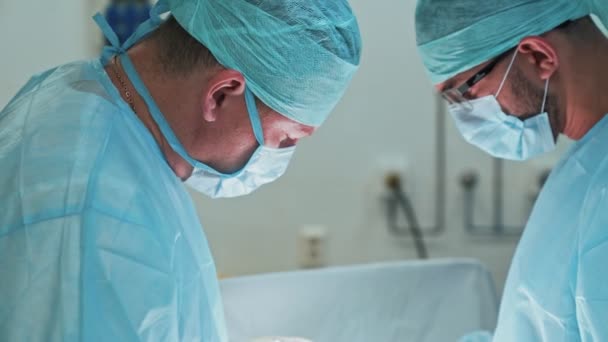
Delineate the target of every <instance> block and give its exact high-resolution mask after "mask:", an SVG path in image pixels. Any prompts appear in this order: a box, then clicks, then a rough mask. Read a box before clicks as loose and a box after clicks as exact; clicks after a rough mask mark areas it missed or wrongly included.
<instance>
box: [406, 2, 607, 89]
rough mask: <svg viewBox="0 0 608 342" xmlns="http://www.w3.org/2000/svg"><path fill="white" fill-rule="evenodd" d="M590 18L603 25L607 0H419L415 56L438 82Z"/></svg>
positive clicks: (434, 80)
mask: <svg viewBox="0 0 608 342" xmlns="http://www.w3.org/2000/svg"><path fill="white" fill-rule="evenodd" d="M589 14H595V15H597V16H598V17H599V18H600V21H601V22H602V23H603V24H604V25H606V23H608V1H607V0H492V1H490V0H418V4H417V7H416V40H417V45H418V52H419V53H420V55H421V57H422V61H423V63H424V66H425V67H426V69H427V72H428V74H429V75H430V77H431V81H432V82H433V84H439V83H442V82H445V81H446V80H448V79H450V78H452V77H454V76H456V75H458V74H459V73H461V72H464V71H467V70H469V69H472V68H474V67H475V66H477V65H479V64H482V63H484V62H486V61H488V60H490V59H492V58H494V57H496V56H498V55H500V54H501V53H503V52H505V51H507V50H509V49H511V48H513V47H515V46H516V45H517V44H519V42H520V41H521V40H522V39H523V38H525V37H527V36H533V35H540V34H543V33H546V32H548V31H551V30H552V29H554V28H556V27H557V26H559V25H561V24H562V23H564V22H566V21H568V20H575V19H579V18H582V17H584V16H587V15H589Z"/></svg>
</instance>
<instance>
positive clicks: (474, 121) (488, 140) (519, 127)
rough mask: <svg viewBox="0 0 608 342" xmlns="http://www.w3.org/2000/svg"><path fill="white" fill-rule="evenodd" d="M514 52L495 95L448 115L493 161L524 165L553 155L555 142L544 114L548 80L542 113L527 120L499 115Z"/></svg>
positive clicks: (453, 110) (459, 108) (503, 114)
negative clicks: (497, 159) (549, 154)
mask: <svg viewBox="0 0 608 342" xmlns="http://www.w3.org/2000/svg"><path fill="white" fill-rule="evenodd" d="M516 56H517V51H516V52H515V54H514V55H513V59H512V60H511V63H510V64H509V68H508V69H507V72H506V74H505V77H504V78H503V80H502V83H501V84H500V87H499V89H498V92H497V93H496V95H489V96H485V97H482V98H479V99H475V100H471V101H469V105H470V107H469V108H466V107H464V106H459V105H450V106H449V111H450V114H451V115H452V117H453V118H454V120H455V121H456V126H457V127H458V130H459V131H460V133H461V134H462V136H463V137H464V138H465V140H466V141H468V142H469V143H471V144H472V145H475V146H477V147H479V148H480V149H482V150H483V151H485V152H487V153H488V154H490V155H492V156H493V157H496V158H501V159H508V160H517V161H523V160H528V159H531V158H533V157H536V156H539V155H541V154H544V153H547V152H550V151H552V150H553V149H554V148H555V138H554V136H553V131H552V129H551V124H550V123H549V115H548V113H547V112H545V105H546V102H547V94H548V90H549V80H548V79H547V82H546V84H545V95H544V98H543V103H542V107H541V111H540V113H539V114H536V115H534V116H532V117H530V118H528V119H526V120H520V119H518V118H517V117H515V116H512V115H508V114H506V113H504V112H503V111H502V108H501V107H500V104H499V102H498V100H497V97H498V95H499V94H500V92H501V90H502V88H503V86H504V84H505V81H506V80H507V76H508V75H509V72H510V71H511V68H512V67H513V63H514V62H515V57H516Z"/></svg>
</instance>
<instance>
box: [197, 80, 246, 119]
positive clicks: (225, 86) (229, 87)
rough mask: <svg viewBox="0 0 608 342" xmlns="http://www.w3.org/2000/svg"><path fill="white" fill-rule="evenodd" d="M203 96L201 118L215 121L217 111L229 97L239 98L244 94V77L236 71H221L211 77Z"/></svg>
mask: <svg viewBox="0 0 608 342" xmlns="http://www.w3.org/2000/svg"><path fill="white" fill-rule="evenodd" d="M205 89H206V90H205V94H204V95H203V118H204V119H205V120H206V121H208V122H213V121H215V120H217V117H218V115H219V113H220V111H219V109H221V108H222V106H223V105H224V101H225V100H226V98H227V97H229V96H240V95H242V94H243V93H244V92H245V77H243V74H241V73H240V72H238V71H236V70H231V69H223V70H220V71H218V72H217V73H216V74H215V75H213V76H212V77H211V79H210V80H209V82H208V86H207V87H206V88H205Z"/></svg>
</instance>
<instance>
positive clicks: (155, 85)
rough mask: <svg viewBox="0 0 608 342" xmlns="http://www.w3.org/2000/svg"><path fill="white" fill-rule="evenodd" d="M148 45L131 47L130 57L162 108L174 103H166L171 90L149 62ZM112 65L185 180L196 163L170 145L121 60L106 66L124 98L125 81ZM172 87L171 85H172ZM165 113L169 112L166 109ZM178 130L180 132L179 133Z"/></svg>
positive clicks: (149, 129)
mask: <svg viewBox="0 0 608 342" xmlns="http://www.w3.org/2000/svg"><path fill="white" fill-rule="evenodd" d="M145 48H146V47H145V45H143V44H142V46H140V45H138V46H135V47H134V48H133V49H132V50H130V51H129V57H130V59H131V60H132V62H133V65H134V67H135V69H136V70H137V72H138V74H139V76H140V78H141V80H142V82H143V83H144V84H145V85H146V87H147V88H148V91H149V92H150V95H152V97H153V98H154V100H155V102H156V103H157V105H158V106H159V107H161V108H163V107H164V108H170V107H171V105H170V104H168V103H166V101H167V98H171V94H166V93H164V92H163V91H162V89H160V88H163V86H165V85H166V84H164V83H163V82H162V80H159V79H158V78H159V74H160V73H159V72H158V70H154V69H153V68H152V67H151V66H150V63H149V62H147V60H149V56H146V51H145ZM111 68H115V71H116V72H118V73H119V75H121V77H122V79H123V81H124V82H125V83H126V86H127V89H128V90H129V91H130V92H131V94H132V95H131V96H132V100H133V107H134V111H135V114H136V115H137V117H138V118H139V119H140V121H141V122H142V123H143V124H144V126H145V127H146V128H147V129H148V131H149V132H150V134H151V135H152V137H153V138H154V140H155V141H156V143H157V144H158V146H159V148H160V150H161V152H162V153H163V155H164V156H165V159H166V160H167V163H168V164H169V166H170V167H171V169H172V170H173V172H174V173H175V175H176V176H177V177H178V178H180V179H182V180H186V179H188V178H189V177H190V175H191V174H192V171H193V167H192V166H191V165H190V164H189V163H188V162H187V161H185V160H184V159H183V158H182V157H180V156H179V154H177V153H176V152H175V151H174V150H173V149H172V148H171V146H170V145H169V143H168V142H167V140H166V139H165V137H164V135H163V134H162V132H161V130H160V128H159V127H158V125H157V123H156V121H154V119H153V118H152V115H151V114H150V111H149V109H148V106H147V104H146V103H145V101H144V100H143V98H142V97H141V96H140V95H139V94H138V92H137V91H136V90H135V88H134V87H133V83H131V81H130V80H129V78H128V77H127V75H126V72H125V71H124V69H123V68H122V65H120V63H117V64H114V65H112V63H110V64H108V66H106V72H107V74H108V75H109V76H110V79H111V80H112V82H113V83H114V85H115V86H116V88H117V89H118V90H119V92H120V93H121V96H122V97H123V99H124V100H125V101H127V100H128V99H127V98H126V94H125V92H124V91H123V90H122V89H123V88H122V85H121V83H120V81H119V80H118V79H117V77H116V76H115V73H114V72H113V71H112V70H110V69H111ZM169 88H170V87H169ZM160 94H165V95H167V96H160ZM163 114H165V115H166V113H164V112H163ZM176 134H177V133H176Z"/></svg>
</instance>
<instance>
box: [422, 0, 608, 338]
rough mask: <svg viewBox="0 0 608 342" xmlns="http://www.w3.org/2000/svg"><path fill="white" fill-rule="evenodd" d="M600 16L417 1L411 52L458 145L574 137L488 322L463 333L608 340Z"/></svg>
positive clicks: (577, 1) (604, 6)
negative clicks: (488, 326) (487, 328)
mask: <svg viewBox="0 0 608 342" xmlns="http://www.w3.org/2000/svg"><path fill="white" fill-rule="evenodd" d="M591 15H593V17H591ZM607 23H608V2H606V1H603V0H590V1H587V0H586V1H582V0H574V1H573V0H496V1H487V0H458V1H455V0H418V5H417V9H416V35H417V44H418V50H419V53H420V56H421V57H422V61H423V63H424V66H425V67H426V70H427V72H428V74H429V76H430V79H431V81H432V82H433V84H434V85H435V86H436V88H437V90H438V91H439V92H441V94H442V95H443V97H444V98H445V99H446V101H447V104H448V106H449V107H448V108H449V112H450V114H451V116H452V117H453V119H454V122H455V123H456V126H457V128H458V129H459V130H460V132H461V133H462V136H463V137H464V138H465V140H466V141H468V142H469V143H471V144H473V145H475V146H477V147H479V148H480V149H482V150H483V151H485V152H486V153H488V154H490V155H492V156H494V157H496V158H503V159H509V160H518V161H523V160H529V159H532V158H534V157H536V156H539V155H542V154H544V153H546V152H549V151H551V150H552V149H553V148H554V146H555V142H556V139H557V138H558V136H559V135H562V134H563V135H566V136H567V137H569V138H571V139H573V140H575V143H574V144H573V146H572V147H571V149H570V150H569V151H568V152H567V153H566V154H565V155H564V156H563V158H562V160H561V161H560V162H559V163H558V164H557V165H556V167H555V168H554V170H553V171H552V173H551V175H550V177H549V179H548V180H547V182H546V183H545V186H544V188H543V191H542V193H541V195H540V197H539V198H538V201H537V203H536V205H535V207H534V210H533V213H532V215H531V217H530V219H529V222H528V224H527V227H526V229H525V231H524V234H523V236H522V237H521V240H520V243H519V246H518V248H517V251H516V253H515V256H514V259H513V261H512V265H511V268H510V271H509V275H508V279H507V283H506V286H505V291H504V294H503V298H502V304H501V309H500V314H499V319H498V325H497V327H496V330H495V331H494V332H492V333H493V334H489V333H487V332H485V333H484V332H479V333H475V334H471V335H469V336H467V337H464V338H463V341H490V340H492V341H499V342H514V341H517V342H532V341H534V342H538V341H546V342H558V341H564V342H565V341H608V324H606V322H608V286H606V284H608V272H606V261H607V260H608V153H606V146H608V116H607V115H606V114H607V113H608V63H606V61H608V39H606V36H605V35H604V33H602V30H604V29H605V25H606V24H607Z"/></svg>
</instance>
